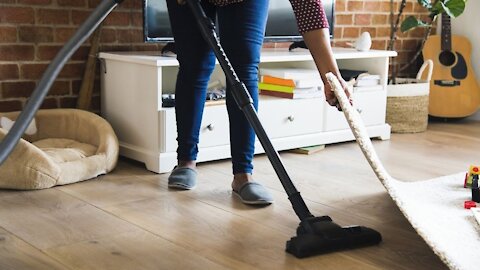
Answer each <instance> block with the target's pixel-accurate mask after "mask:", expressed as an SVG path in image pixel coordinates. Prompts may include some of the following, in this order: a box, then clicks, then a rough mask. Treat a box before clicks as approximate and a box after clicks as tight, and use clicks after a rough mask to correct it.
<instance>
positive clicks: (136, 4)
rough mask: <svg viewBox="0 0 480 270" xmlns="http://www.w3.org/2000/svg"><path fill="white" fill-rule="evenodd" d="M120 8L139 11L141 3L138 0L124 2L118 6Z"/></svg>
mask: <svg viewBox="0 0 480 270" xmlns="http://www.w3.org/2000/svg"><path fill="white" fill-rule="evenodd" d="M119 7H120V8H125V9H135V8H136V9H139V8H142V1H138V0H125V1H124V2H123V3H122V4H121V5H120V6H119Z"/></svg>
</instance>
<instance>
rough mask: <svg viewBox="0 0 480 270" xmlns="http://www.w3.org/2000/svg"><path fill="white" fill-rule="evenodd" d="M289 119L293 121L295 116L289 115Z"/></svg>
mask: <svg viewBox="0 0 480 270" xmlns="http://www.w3.org/2000/svg"><path fill="white" fill-rule="evenodd" d="M287 120H288V121H290V122H293V121H294V120H295V117H294V116H293V115H290V116H289V117H287Z"/></svg>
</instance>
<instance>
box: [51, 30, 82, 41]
mask: <svg viewBox="0 0 480 270" xmlns="http://www.w3.org/2000/svg"><path fill="white" fill-rule="evenodd" d="M76 30H77V29H76V28H73V27H69V28H67V27H59V28H55V31H54V41H55V42H60V43H65V42H67V41H68V40H69V39H70V38H71V37H72V36H73V34H74V33H75V31H76Z"/></svg>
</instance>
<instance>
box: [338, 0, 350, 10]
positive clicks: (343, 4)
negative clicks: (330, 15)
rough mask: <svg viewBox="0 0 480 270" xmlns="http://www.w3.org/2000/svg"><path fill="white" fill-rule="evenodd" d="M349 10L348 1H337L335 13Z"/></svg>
mask: <svg viewBox="0 0 480 270" xmlns="http://www.w3.org/2000/svg"><path fill="white" fill-rule="evenodd" d="M346 10H347V1H346V0H337V1H335V11H336V12H341V11H346Z"/></svg>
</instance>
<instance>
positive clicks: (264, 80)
mask: <svg viewBox="0 0 480 270" xmlns="http://www.w3.org/2000/svg"><path fill="white" fill-rule="evenodd" d="M260 82H262V83H269V84H276V85H283V86H291V87H295V82H294V81H293V80H289V79H282V78H277V77H273V76H268V75H263V76H261V77H260Z"/></svg>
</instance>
